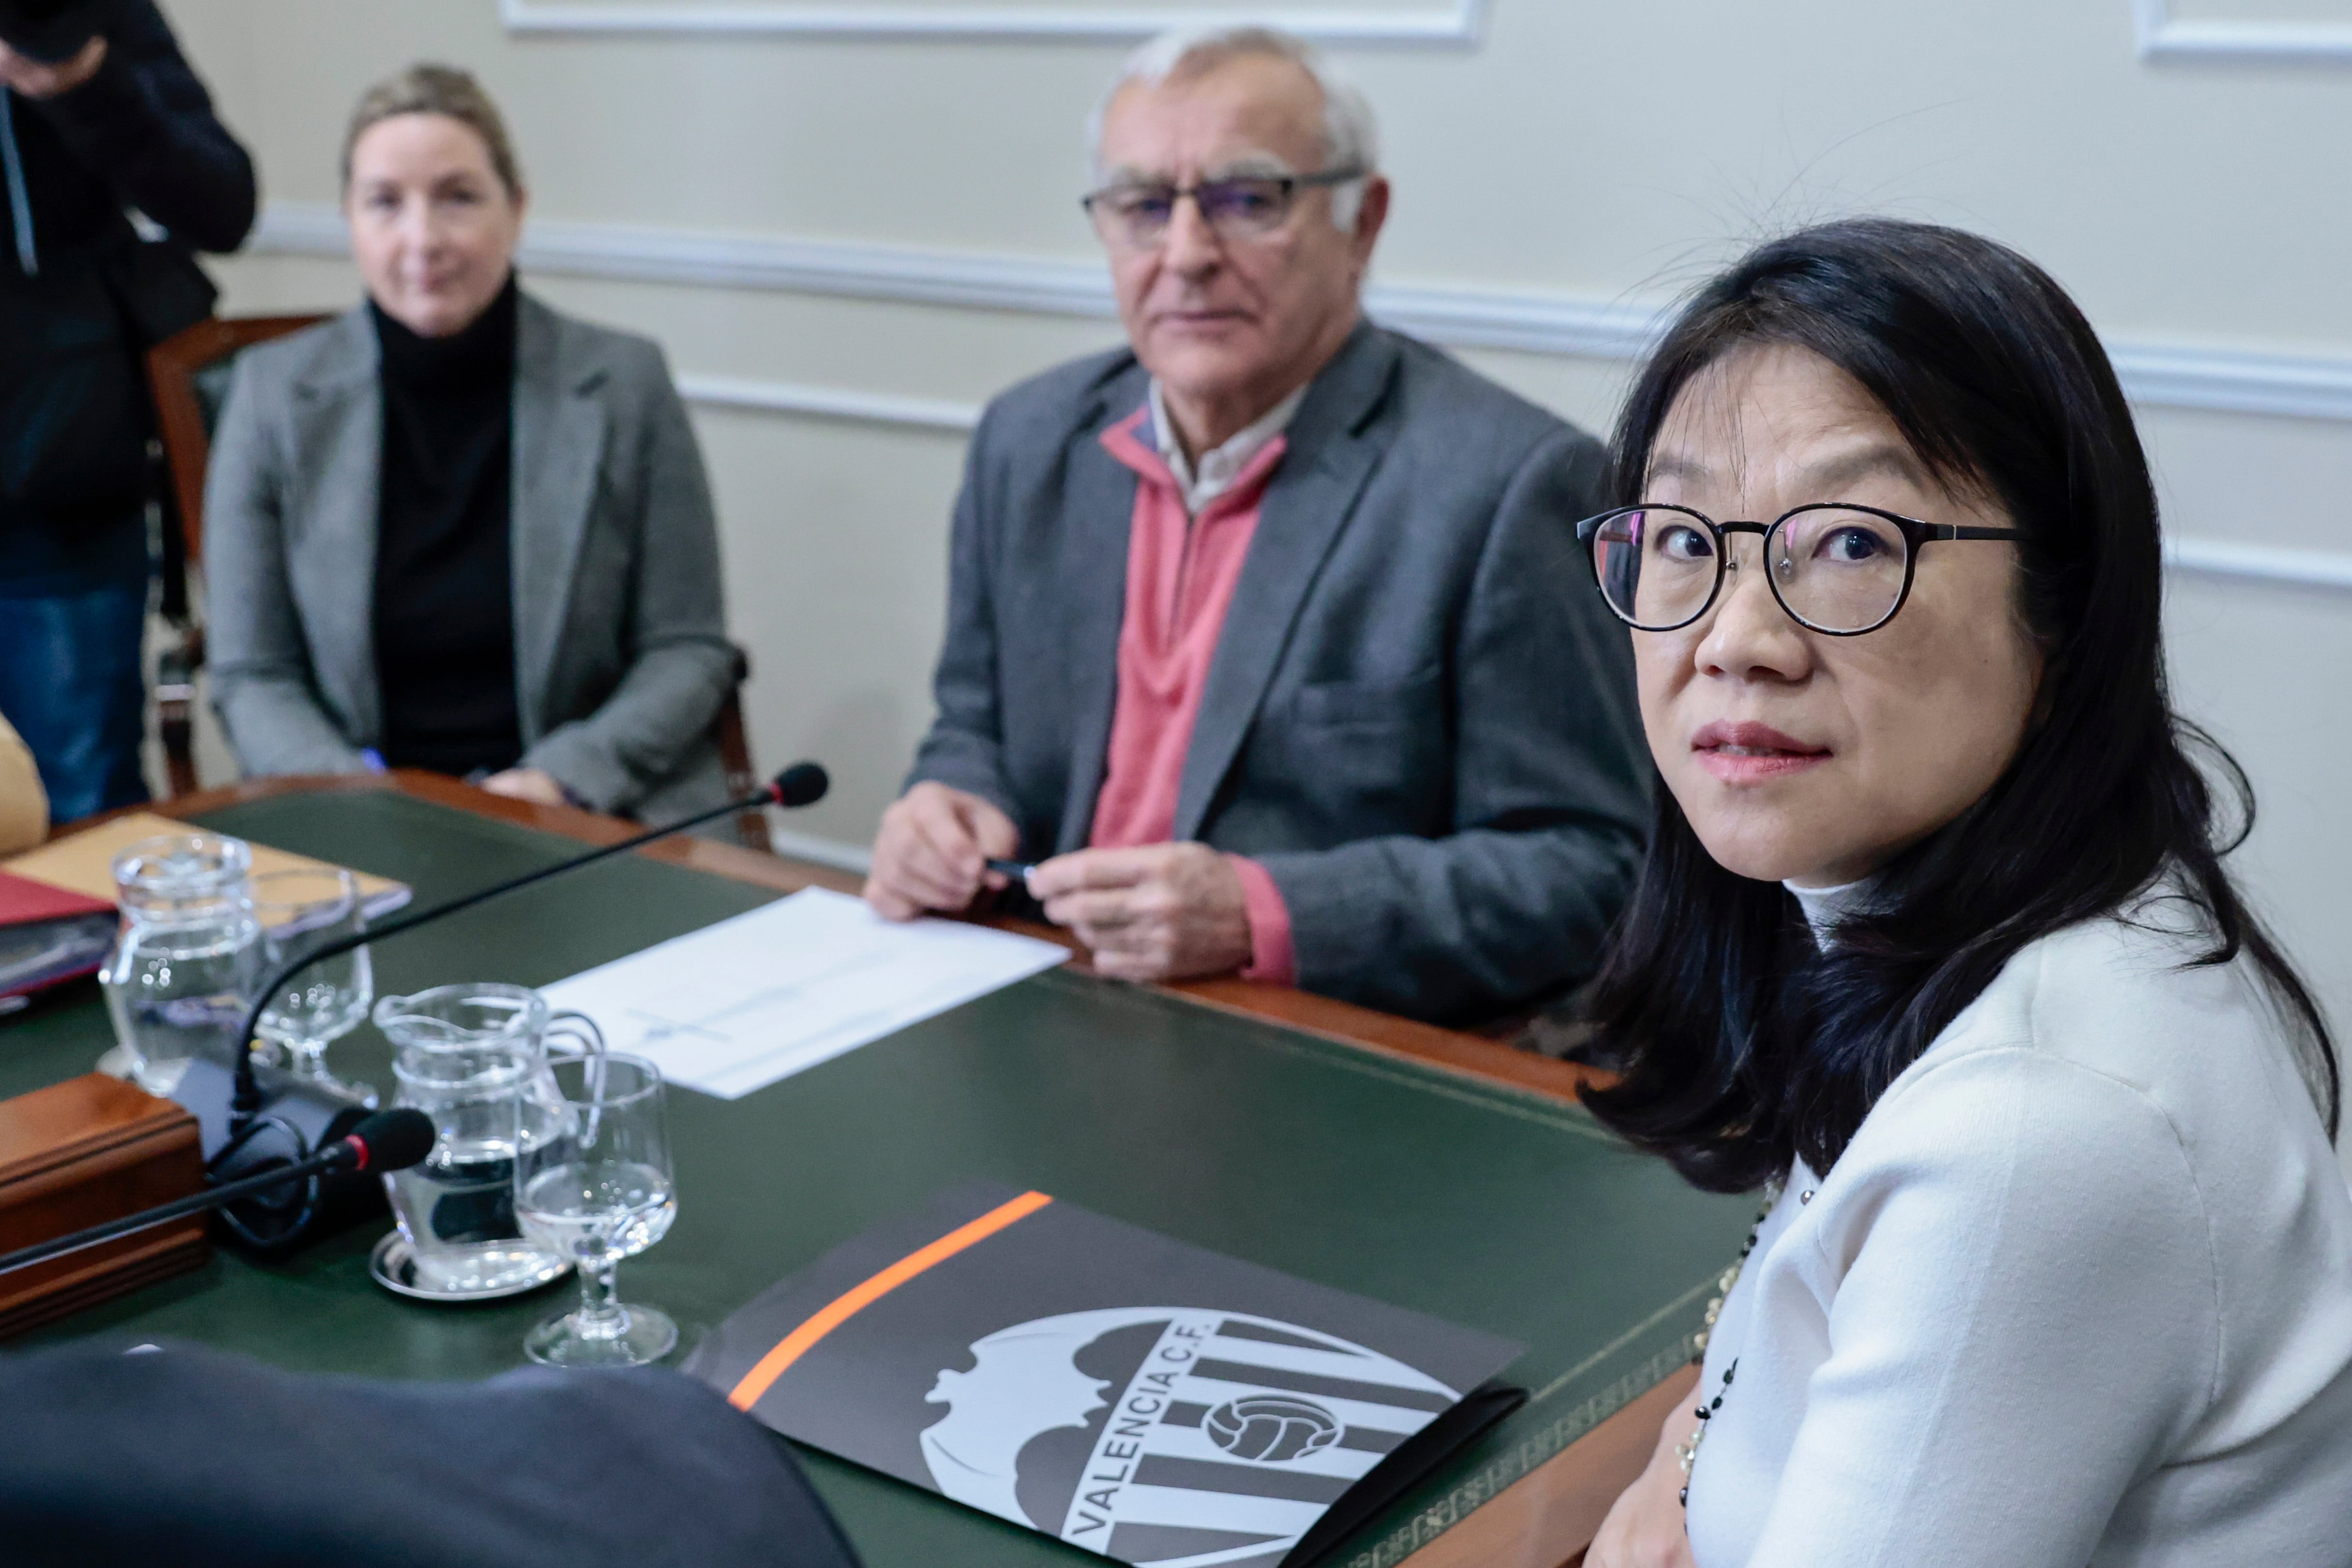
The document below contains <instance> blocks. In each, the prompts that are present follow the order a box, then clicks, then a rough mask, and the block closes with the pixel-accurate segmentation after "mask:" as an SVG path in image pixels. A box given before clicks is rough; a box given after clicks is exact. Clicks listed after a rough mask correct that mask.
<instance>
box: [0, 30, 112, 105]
mask: <svg viewBox="0 0 2352 1568" xmlns="http://www.w3.org/2000/svg"><path fill="white" fill-rule="evenodd" d="M105 63H106V40H105V39H104V38H92V39H91V40H90V41H89V43H87V44H84V45H83V46H82V47H81V51H80V52H79V54H77V55H75V56H74V57H73V58H71V59H69V60H59V61H58V63H57V64H56V65H49V64H47V63H45V62H44V61H41V60H37V59H35V58H33V57H32V56H30V55H20V54H18V53H17V52H16V50H14V49H12V48H10V47H8V46H7V45H5V44H0V87H5V88H6V89H8V90H9V91H10V92H13V93H18V94H21V95H23V96H24V97H26V98H29V99H35V100H38V99H45V98H55V97H57V96H58V94H59V93H61V92H71V91H73V89H76V88H78V87H79V86H81V84H82V83H84V82H86V81H88V80H89V78H92V77H94V76H96V75H97V74H98V68H99V67H100V66H101V65H104V64H105Z"/></svg>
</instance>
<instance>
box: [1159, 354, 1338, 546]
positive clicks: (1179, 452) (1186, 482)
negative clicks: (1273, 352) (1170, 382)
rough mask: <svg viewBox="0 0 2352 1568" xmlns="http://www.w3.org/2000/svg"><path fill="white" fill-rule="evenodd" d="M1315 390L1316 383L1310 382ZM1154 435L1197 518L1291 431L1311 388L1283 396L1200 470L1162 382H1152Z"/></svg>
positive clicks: (1204, 457) (1206, 457)
mask: <svg viewBox="0 0 2352 1568" xmlns="http://www.w3.org/2000/svg"><path fill="white" fill-rule="evenodd" d="M1312 384H1314V383H1313V382H1308V383H1307V385H1309V386H1311V385H1312ZM1150 397H1151V435H1152V439H1153V440H1154V441H1156V442H1157V443H1159V445H1160V460H1161V461H1162V462H1164V463H1166V464H1167V465H1168V472H1169V473H1170V474H1171V475H1172V476H1175V480H1176V488H1177V490H1178V492H1179V493H1180V494H1181V495H1182V496H1183V497H1184V510H1185V511H1187V512H1189V513H1191V514H1192V516H1194V517H1199V516H1200V515H1201V509H1202V507H1206V506H1207V505H1208V504H1209V503H1210V502H1212V501H1213V500H1215V499H1216V498H1217V497H1220V496H1222V495H1223V494H1224V493H1225V492H1226V491H1228V490H1230V489H1232V488H1233V487H1234V480H1236V479H1238V478H1240V477H1241V476H1242V470H1243V469H1244V468H1246V467H1248V466H1249V465H1250V459H1251V458H1253V457H1255V456H1256V455H1258V454H1259V453H1261V452H1263V451H1265V448H1266V444H1267V443H1269V442H1271V441H1272V440H1273V439H1274V438H1275V437H1276V436H1277V435H1280V434H1282V433H1283V432H1284V431H1286V430H1287V429H1288V428H1289V427H1290V420H1291V416H1292V415H1293V414H1296V413H1297V412H1298V405H1299V404H1300V403H1301V402H1305V401H1306V398H1307V386H1301V387H1300V388H1299V389H1298V390H1297V392H1292V393H1291V394H1290V395H1289V396H1288V397H1286V398H1284V399H1283V400H1282V401H1281V402H1278V403H1276V404H1275V405H1274V406H1273V407H1272V408H1270V409H1268V410H1267V411H1266V412H1265V414H1264V415H1262V416H1261V417H1260V418H1259V419H1257V420H1256V422H1255V423H1251V424H1248V425H1245V426H1244V427H1243V428H1242V429H1240V430H1238V431H1235V432H1234V434H1233V435H1232V437H1231V438H1229V439H1228V440H1227V441H1226V442H1225V444H1223V445H1222V446H1215V447H1212V448H1210V449H1209V450H1208V451H1206V452H1203V453H1202V454H1201V462H1200V465H1199V467H1198V468H1197V469H1196V468H1195V467H1194V465H1193V464H1192V459H1190V458H1189V457H1186V456H1185V455H1184V444H1183V443H1182V442H1181V441H1179V440H1177V439H1176V424H1175V422H1174V421H1172V420H1171V419H1170V418H1169V417H1168V404H1167V402H1166V400H1165V399H1163V398H1162V397H1161V396H1160V378H1159V377H1157V376H1154V377H1152V378H1151V393H1150Z"/></svg>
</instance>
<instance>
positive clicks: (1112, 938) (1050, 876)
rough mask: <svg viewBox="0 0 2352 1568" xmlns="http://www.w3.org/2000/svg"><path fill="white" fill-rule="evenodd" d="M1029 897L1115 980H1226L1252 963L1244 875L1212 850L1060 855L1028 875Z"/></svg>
mask: <svg viewBox="0 0 2352 1568" xmlns="http://www.w3.org/2000/svg"><path fill="white" fill-rule="evenodd" d="M1029 891H1030V892H1031V893H1032V894H1034V895H1035V896H1036V898H1037V900H1038V901H1039V902H1040V903H1042V904H1045V918H1047V919H1048V920H1051V921H1052V922H1053V923H1054V924H1055V925H1066V926H1068V927H1069V928H1070V930H1071V932H1072V933H1073V934H1075V935H1076V937H1077V939H1078V940H1079V941H1081V942H1083V943H1085V944H1086V945H1087V946H1088V947H1089V948H1091V949H1092V950H1093V952H1094V964H1095V968H1096V969H1097V970H1098V971H1099V972H1101V973H1103V974H1106V975H1109V976H1111V977H1114V978H1117V979H1121V980H1181V979H1183V978H1184V977H1187V976H1191V975H1222V974H1224V973H1226V972H1227V971H1228V970H1233V969H1238V968H1240V967H1243V966H1244V965H1245V964H1247V963H1248V962H1249V961H1250V925H1249V909H1248V906H1247V904H1245V903H1244V900H1243V897H1242V879H1241V876H1240V874H1239V873H1236V872H1235V871H1234V865H1233V862H1232V861H1230V860H1228V859H1227V858H1226V857H1225V856H1224V855H1223V853H1221V852H1218V851H1216V850H1213V849H1211V848H1210V847H1209V846H1208V845H1206V844H1149V845H1146V846H1144V847H1143V848H1141V849H1132V850H1079V851H1078V852H1076V853H1074V854H1066V855H1056V856H1055V858H1054V859H1052V860H1049V861H1047V862H1045V863H1044V864H1043V865H1041V866H1039V867H1038V868H1037V869H1036V870H1035V871H1033V872H1031V873H1029Z"/></svg>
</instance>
